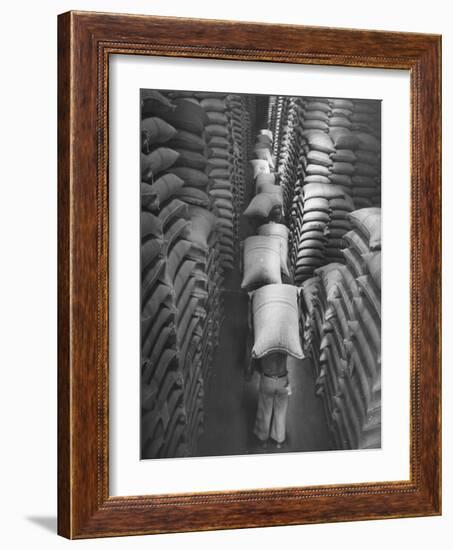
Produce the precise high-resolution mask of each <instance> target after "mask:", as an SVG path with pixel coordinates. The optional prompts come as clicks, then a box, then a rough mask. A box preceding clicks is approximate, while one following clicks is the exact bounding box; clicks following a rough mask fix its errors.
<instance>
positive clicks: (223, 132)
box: [205, 124, 229, 138]
mask: <svg viewBox="0 0 453 550" xmlns="http://www.w3.org/2000/svg"><path fill="white" fill-rule="evenodd" d="M205 131H206V134H207V135H208V136H209V137H224V138H227V137H228V136H229V132H228V128H227V127H226V126H222V125H221V124H208V125H207V126H206V127H205Z"/></svg>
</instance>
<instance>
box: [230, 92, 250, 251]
mask: <svg viewBox="0 0 453 550" xmlns="http://www.w3.org/2000/svg"><path fill="white" fill-rule="evenodd" d="M227 104H228V108H229V110H228V116H229V132H230V135H231V154H232V159H233V160H232V162H233V173H232V179H231V183H232V191H233V228H234V245H235V253H236V252H237V250H238V246H237V245H238V243H239V216H240V212H242V208H243V205H244V196H245V182H246V179H247V174H246V163H247V160H246V159H247V158H248V154H247V143H248V136H247V132H248V131H249V125H250V116H249V113H248V110H247V108H246V102H245V99H244V97H243V96H238V95H229V96H227Z"/></svg>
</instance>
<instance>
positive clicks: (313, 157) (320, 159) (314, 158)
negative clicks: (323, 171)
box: [307, 149, 333, 167]
mask: <svg viewBox="0 0 453 550" xmlns="http://www.w3.org/2000/svg"><path fill="white" fill-rule="evenodd" d="M307 161H308V162H309V163H310V164H320V165H321V166H327V167H329V166H332V164H333V161H332V159H331V158H330V157H329V155H328V154H327V153H323V152H321V151H316V150H314V149H313V150H312V151H309V153H308V155H307Z"/></svg>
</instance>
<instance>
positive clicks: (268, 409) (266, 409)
mask: <svg viewBox="0 0 453 550" xmlns="http://www.w3.org/2000/svg"><path fill="white" fill-rule="evenodd" d="M268 381H271V379H270V378H267V377H266V376H264V375H263V374H261V378H260V386H259V392H258V408H257V411H256V421H255V427H254V429H253V433H254V434H255V435H256V437H257V438H258V439H260V440H261V441H267V440H268V439H269V429H270V424H271V418H272V407H273V401H274V394H273V391H272V388H269V387H268Z"/></svg>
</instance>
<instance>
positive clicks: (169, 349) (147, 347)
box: [141, 91, 221, 458]
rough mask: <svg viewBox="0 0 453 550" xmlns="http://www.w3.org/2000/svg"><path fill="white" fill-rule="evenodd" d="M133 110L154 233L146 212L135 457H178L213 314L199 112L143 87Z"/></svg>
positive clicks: (216, 284)
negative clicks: (138, 449) (139, 443)
mask: <svg viewBox="0 0 453 550" xmlns="http://www.w3.org/2000/svg"><path fill="white" fill-rule="evenodd" d="M168 95H169V94H168ZM142 115H143V117H144V118H143V122H142V184H141V196H142V208H143V209H144V210H145V212H144V215H146V216H147V217H146V220H144V221H143V222H142V237H143V238H145V231H146V232H147V234H149V235H151V234H152V232H151V229H152V230H153V231H154V232H155V233H156V229H155V228H154V225H156V224H154V225H153V223H152V222H154V218H155V219H156V220H157V222H156V223H157V225H156V227H158V228H159V231H160V233H159V232H157V234H156V236H153V237H152V238H151V239H150V238H147V240H146V241H145V242H144V244H143V251H142V297H143V307H142V335H143V338H142V356H143V369H142V386H143V388H142V395H143V396H144V397H145V396H146V399H145V398H144V399H143V408H144V412H145V413H146V414H144V415H143V422H142V440H143V442H144V444H143V456H144V457H148V458H154V457H157V456H159V457H163V456H175V455H174V453H180V454H183V455H185V456H186V455H187V454H190V453H192V452H193V450H194V446H195V445H196V441H197V434H199V433H200V430H201V429H202V424H201V420H202V416H203V415H202V396H203V375H202V373H203V372H207V371H208V370H209V364H208V363H209V362H210V361H211V359H212V353H213V350H214V349H215V347H216V346H217V343H218V334H217V332H216V330H214V329H213V327H215V326H216V323H217V322H218V321H219V320H220V316H221V304H220V301H219V295H220V284H221V278H220V277H221V267H220V264H219V252H218V247H219V246H220V243H219V238H218V233H217V226H218V220H217V218H216V216H215V215H214V214H213V213H212V212H211V208H212V204H211V202H212V199H211V197H210V195H209V194H208V193H209V185H210V178H209V177H208V174H207V172H209V173H210V165H209V162H210V158H209V157H208V151H209V150H208V148H207V146H206V140H205V137H206V131H205V127H206V126H208V123H209V118H208V115H207V114H206V112H205V110H204V109H203V107H202V106H201V105H200V101H199V100H198V99H197V98H194V97H193V94H190V93H187V92H178V93H177V94H172V97H171V98H170V99H168V97H165V96H164V95H162V94H160V93H159V92H148V91H146V92H144V94H143V96H142ZM150 216H153V218H150ZM150 228H151V229H150ZM211 304H215V308H214V310H213V311H208V310H207V307H208V306H210V305H211ZM208 349H210V350H211V351H210V353H208ZM169 403H171V406H170V405H169ZM161 411H165V414H164V413H163V412H161ZM161 417H162V418H163V417H165V418H166V419H167V424H163V423H162V422H160V420H159V419H160V418H161ZM156 422H158V426H159V430H160V431H159V434H158V437H157V436H156V433H157V432H155V429H156V426H157V424H156ZM194 437H195V439H194ZM177 456H179V454H177Z"/></svg>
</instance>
